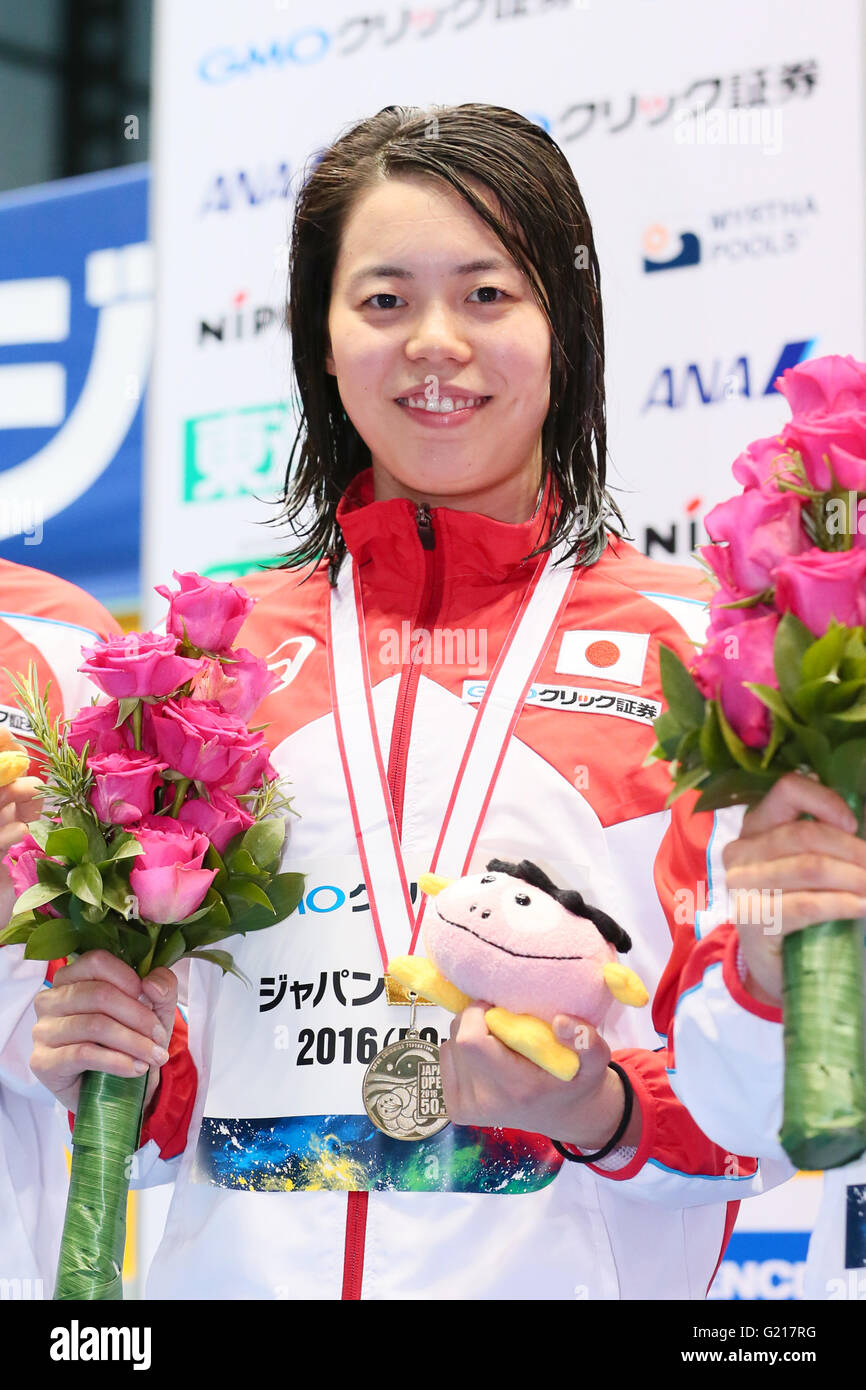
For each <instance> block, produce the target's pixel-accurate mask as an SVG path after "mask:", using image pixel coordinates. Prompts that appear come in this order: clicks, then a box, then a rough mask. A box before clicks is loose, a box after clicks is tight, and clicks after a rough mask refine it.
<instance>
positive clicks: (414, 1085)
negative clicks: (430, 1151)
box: [362, 995, 450, 1142]
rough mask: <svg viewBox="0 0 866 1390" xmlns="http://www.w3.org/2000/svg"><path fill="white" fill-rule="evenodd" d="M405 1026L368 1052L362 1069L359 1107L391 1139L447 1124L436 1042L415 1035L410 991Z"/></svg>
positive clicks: (424, 1135)
mask: <svg viewBox="0 0 866 1390" xmlns="http://www.w3.org/2000/svg"><path fill="white" fill-rule="evenodd" d="M410 1001H411V1002H410V1015H409V1031H408V1033H407V1034H406V1037H405V1038H401V1039H400V1041H399V1042H395V1043H391V1044H390V1045H389V1046H388V1047H385V1048H383V1049H382V1051H381V1052H380V1053H379V1054H378V1055H377V1056H376V1057H374V1058H373V1060H372V1062H371V1063H370V1065H369V1067H368V1068H367V1070H366V1072H365V1074H364V1084H363V1088H362V1093H363V1098H364V1109H365V1110H366V1112H367V1114H368V1115H369V1117H370V1119H371V1120H372V1121H373V1124H374V1125H375V1126H376V1128H377V1129H380V1130H381V1131H382V1133H383V1134H387V1135H389V1137H390V1138H391V1139H409V1140H412V1141H414V1142H417V1141H418V1140H419V1139H429V1138H431V1137H432V1135H434V1134H438V1133H439V1131H440V1129H444V1128H445V1126H446V1125H447V1124H450V1121H449V1119H448V1116H447V1114H446V1113H445V1102H444V1100H443V1097H442V1073H441V1071H440V1068H439V1045H438V1043H433V1042H428V1041H427V1039H426V1038H422V1037H419V1035H418V1030H417V1028H416V1027H415V1026H414V1025H415V999H414V998H413V997H412V996H411V995H410Z"/></svg>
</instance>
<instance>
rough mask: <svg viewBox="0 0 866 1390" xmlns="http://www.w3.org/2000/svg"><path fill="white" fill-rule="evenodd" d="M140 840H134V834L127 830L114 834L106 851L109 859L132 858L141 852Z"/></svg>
mask: <svg viewBox="0 0 866 1390" xmlns="http://www.w3.org/2000/svg"><path fill="white" fill-rule="evenodd" d="M142 853H143V851H142V848H141V841H140V840H136V838H135V836H134V835H132V834H130V833H129V831H126V830H124V831H123V833H122V834H120V835H115V837H114V839H113V840H112V842H111V848H110V849H109V851H108V858H109V860H112V859H134V858H135V856H136V855H138V854H142Z"/></svg>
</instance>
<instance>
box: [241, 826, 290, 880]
mask: <svg viewBox="0 0 866 1390" xmlns="http://www.w3.org/2000/svg"><path fill="white" fill-rule="evenodd" d="M285 838H286V827H285V823H284V822H283V821H281V820H260V821H257V822H256V824H255V825H251V826H250V828H249V830H247V831H245V832H244V836H243V839H242V840H241V845H242V846H243V848H244V849H245V850H246V851H247V853H248V854H250V855H251V856H252V858H253V859H254V860H255V862H256V863H257V864H258V865H259V867H260V868H262V869H270V868H272V867H275V866H276V865H277V864H278V863H279V859H280V856H281V855H282V852H283V842H284V840H285Z"/></svg>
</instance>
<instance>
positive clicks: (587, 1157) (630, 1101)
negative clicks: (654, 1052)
mask: <svg viewBox="0 0 866 1390" xmlns="http://www.w3.org/2000/svg"><path fill="white" fill-rule="evenodd" d="M608 1066H609V1067H612V1068H613V1070H614V1071H615V1072H617V1073H618V1074H619V1076H621V1077H622V1084H623V1089H624V1090H625V1109H624V1110H623V1112H622V1119H621V1120H620V1122H619V1124H618V1125H617V1127H616V1133H615V1134H614V1135H613V1137H612V1138H611V1139H608V1141H607V1143H606V1144H605V1146H604V1148H603V1149H599V1150H598V1153H594V1154H573V1153H571V1152H570V1151H569V1150H568V1149H566V1148H565V1147H564V1146H563V1145H562V1144H560V1143H559V1141H558V1140H557V1139H551V1141H550V1142H551V1144H552V1145H553V1147H554V1148H555V1149H556V1152H557V1153H559V1154H562V1157H563V1158H567V1159H568V1160H569V1162H570V1163H596V1162H598V1160H599V1159H600V1158H607V1155H608V1154H609V1153H610V1152H611V1151H612V1150H613V1149H615V1148H616V1146H617V1144H618V1143H619V1141H620V1139H621V1138H622V1136H623V1135H624V1134H625V1132H626V1130H627V1129H628V1122H629V1120H630V1119H631V1112H632V1109H633V1108H634V1087H633V1086H632V1084H631V1081H630V1079H629V1075H628V1072H627V1071H625V1070H624V1069H623V1068H622V1067H621V1066H620V1065H619V1063H618V1062H608Z"/></svg>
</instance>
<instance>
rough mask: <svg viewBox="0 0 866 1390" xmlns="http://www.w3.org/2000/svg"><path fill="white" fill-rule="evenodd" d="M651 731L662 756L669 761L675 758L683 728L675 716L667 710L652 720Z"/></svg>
mask: <svg viewBox="0 0 866 1390" xmlns="http://www.w3.org/2000/svg"><path fill="white" fill-rule="evenodd" d="M653 729H654V730H655V735H656V738H657V739H658V741H659V744H660V746H661V749H662V752H663V754H664V756H665V757H666V758H667V759H668V760H670V759H671V758H673V757H675V756H676V751H677V746H678V744H679V741H680V739H681V738H682V736H683V727H682V725H681V724H680V722H679V720H678V719H677V717H676V715H675V714H674V713H673V712H672V711H671V710H669V709H666V710H665V711H664V713H663V714H660V715H659V716H658V718H657V719H654V720H653Z"/></svg>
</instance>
